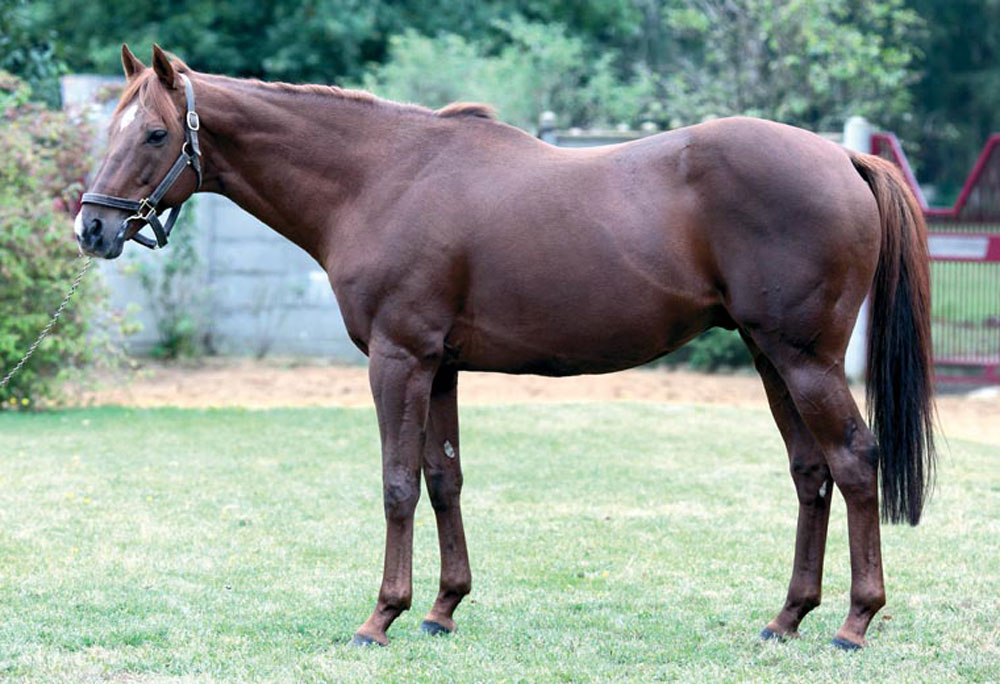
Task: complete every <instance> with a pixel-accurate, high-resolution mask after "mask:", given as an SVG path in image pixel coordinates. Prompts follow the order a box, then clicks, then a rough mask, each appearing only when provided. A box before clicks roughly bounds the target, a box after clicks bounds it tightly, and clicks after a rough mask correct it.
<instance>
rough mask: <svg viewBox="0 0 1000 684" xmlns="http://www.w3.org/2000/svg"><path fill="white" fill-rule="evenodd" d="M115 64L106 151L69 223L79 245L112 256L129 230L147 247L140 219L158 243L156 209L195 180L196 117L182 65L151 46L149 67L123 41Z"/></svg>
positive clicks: (181, 197)
mask: <svg viewBox="0 0 1000 684" xmlns="http://www.w3.org/2000/svg"><path fill="white" fill-rule="evenodd" d="M122 66H123V67H124V69H125V76H126V78H127V79H128V81H127V84H126V87H125V92H124V93H123V94H122V98H121V101H120V102H119V103H118V107H117V109H116V110H115V114H114V117H113V119H112V121H111V126H110V129H109V131H108V151H107V155H106V156H105V158H104V161H103V163H102V164H101V166H100V169H99V170H98V172H97V176H96V177H95V178H94V182H93V184H92V186H91V190H90V192H88V193H85V194H84V196H83V205H82V208H81V209H80V213H79V214H77V216H76V222H75V225H74V230H75V232H76V239H77V242H79V244H80V248H81V249H82V250H83V251H84V252H86V253H87V254H89V255H92V256H96V257H101V258H104V259H114V258H115V257H117V256H119V255H120V254H121V253H122V249H123V247H124V244H125V241H126V240H128V239H130V238H133V237H134V238H135V239H136V240H139V241H140V242H142V243H143V244H146V245H147V246H151V245H152V244H153V243H152V241H151V240H149V239H148V238H144V237H143V236H141V235H140V236H137V235H136V234H137V233H138V232H139V230H140V229H142V227H143V226H144V225H145V224H146V223H149V224H150V225H151V226H152V227H153V229H154V232H156V234H157V242H159V243H160V246H162V245H163V244H165V243H166V233H169V229H170V226H171V225H172V219H173V216H172V218H171V220H170V221H168V223H167V228H166V231H165V232H164V229H163V226H162V225H161V224H160V223H159V220H158V218H157V213H158V212H160V211H163V210H164V209H167V208H171V207H173V208H178V207H180V205H181V204H182V203H183V202H184V201H185V200H186V199H187V198H188V197H190V196H191V194H192V193H193V192H195V190H197V188H198V185H199V184H200V180H201V168H200V164H199V154H200V152H199V149H198V137H197V131H198V128H199V123H198V118H197V114H194V112H193V107H194V103H193V89H192V88H191V85H190V81H188V80H187V77H186V76H185V75H184V74H183V73H181V70H182V69H184V67H183V65H182V64H181V63H180V62H172V61H171V59H170V57H169V56H168V55H167V54H166V53H165V52H164V51H163V50H161V49H160V47H159V46H153V66H152V68H149V67H146V66H145V65H144V64H143V63H142V62H140V61H139V60H138V59H137V58H136V57H135V55H133V54H132V52H131V51H130V50H129V49H128V46H126V45H123V46H122ZM171 213H172V215H174V214H176V213H177V209H175V210H174V211H173V212H171Z"/></svg>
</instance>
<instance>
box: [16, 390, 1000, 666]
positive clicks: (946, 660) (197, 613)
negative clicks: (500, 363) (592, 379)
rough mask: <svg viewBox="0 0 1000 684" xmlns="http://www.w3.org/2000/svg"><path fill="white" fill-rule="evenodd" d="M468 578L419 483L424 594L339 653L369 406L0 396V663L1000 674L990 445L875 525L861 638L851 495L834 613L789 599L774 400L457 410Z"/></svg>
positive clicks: (945, 466)
mask: <svg viewBox="0 0 1000 684" xmlns="http://www.w3.org/2000/svg"><path fill="white" fill-rule="evenodd" d="M461 418H462V423H463V443H462V458H463V461H464V467H465V475H466V480H465V481H466V485H465V494H464V498H463V501H464V503H463V507H464V513H465V522H466V529H467V533H468V539H469V550H470V555H471V559H472V566H473V573H474V574H473V577H474V579H473V593H472V595H471V596H470V597H469V598H468V599H466V601H465V602H464V603H463V605H462V606H461V607H460V608H459V610H458V613H457V615H456V617H457V619H458V622H459V632H458V633H457V634H456V635H453V636H451V637H444V638H431V637H427V636H425V635H422V634H420V633H419V632H418V625H419V623H420V620H421V618H422V616H423V613H424V612H426V610H427V609H428V607H429V606H430V604H431V601H432V600H433V598H434V595H435V593H436V588H437V571H438V557H437V553H438V552H437V539H436V534H435V531H434V521H433V514H432V511H431V509H430V506H429V504H428V502H427V498H426V495H425V496H424V497H423V498H422V499H421V503H420V506H419V508H418V511H417V525H418V527H417V529H416V542H415V545H416V553H415V559H414V567H415V574H414V606H413V609H412V610H411V611H410V612H408V613H405V614H404V615H403V616H402V617H401V618H400V619H399V620H398V621H397V622H396V624H395V626H394V627H393V628H392V630H391V631H390V639H391V643H390V646H389V647H388V648H385V649H382V648H368V649H357V648H352V647H350V646H348V645H347V643H348V641H349V639H350V637H351V635H352V633H353V631H354V630H355V629H356V628H357V626H358V625H360V624H361V622H362V621H363V620H364V619H365V618H366V617H367V616H368V614H369V612H370V610H371V608H372V605H373V602H374V599H375V595H376V592H377V589H378V582H379V578H380V575H381V563H382V541H383V535H384V532H383V526H382V506H381V488H380V483H379V472H380V468H379V455H378V453H379V450H378V441H377V429H376V425H375V419H374V415H373V413H372V412H371V411H369V410H365V409H322V410H321V409H293V410H275V411H261V412H253V411H239V410H218V411H193V410H150V411H139V410H124V409H99V410H85V411H70V412H61V413H52V414H42V415H28V414H18V415H13V414H3V415H0V680H2V681H26V682H59V681H72V682H77V681H106V680H110V681H124V682H147V681H148V682H166V681H205V682H244V681H245V682H250V681H254V682H256V681H267V682H271V681H274V682H321V681H322V682H326V681H331V682H344V681H367V680H372V679H378V680H379V681H387V682H445V681H453V682H480V681H498V682H501V681H502V682H590V681H593V682H607V681H638V682H647V681H684V682H725V681H761V682H768V681H802V682H824V681H836V682H841V681H872V682H885V681H905V682H924V681H926V682H948V681H956V682H958V681H961V682H967V681H979V682H995V681H998V680H1000V449H998V448H997V447H990V446H985V445H979V444H975V443H969V442H952V443H951V444H950V445H947V446H945V447H944V448H943V449H942V451H943V453H942V458H941V467H940V473H939V478H938V480H939V484H938V489H937V493H936V495H935V497H934V500H933V502H932V504H931V505H930V507H929V509H928V510H927V511H926V514H925V521H924V523H923V524H922V525H921V526H920V527H918V528H909V527H888V526H886V527H883V544H884V556H885V567H886V584H887V591H888V605H887V606H886V608H885V609H884V610H883V611H882V612H881V613H880V614H879V616H878V618H876V620H875V622H874V623H873V625H872V629H871V630H870V631H869V639H870V644H871V645H870V647H869V648H868V649H867V650H865V651H863V652H860V653H843V652H840V651H836V650H834V649H833V648H832V647H831V646H830V644H829V642H830V638H831V637H832V636H833V634H834V632H835V631H836V630H837V628H838V626H839V625H840V623H841V621H842V619H843V617H844V615H845V612H846V610H847V607H848V590H849V577H850V575H849V566H848V555H847V539H846V521H845V513H844V507H843V504H842V501H841V499H840V497H839V496H838V497H837V498H836V504H835V506H834V509H833V514H832V522H831V532H830V540H829V544H828V553H827V563H826V579H825V583H824V589H825V591H824V601H823V605H822V606H820V607H819V608H818V609H816V610H815V611H814V612H813V614H812V615H810V616H809V617H808V618H807V619H806V620H805V622H804V623H803V625H802V637H801V638H800V639H798V640H795V641H792V642H789V643H785V644H777V643H762V642H760V641H758V640H757V633H758V632H759V631H760V629H761V627H763V626H764V624H765V623H766V622H767V621H768V620H769V619H770V618H771V617H772V616H773V615H774V613H775V612H776V611H777V610H778V609H779V608H780V606H781V603H782V599H783V598H784V594H785V589H786V585H787V580H788V575H789V571H790V567H791V557H792V549H793V540H794V530H795V513H796V501H795V495H794V490H793V488H792V485H791V480H790V478H789V476H788V474H787V466H786V457H785V454H784V450H783V448H782V445H781V442H780V439H779V437H778V434H777V430H776V429H775V427H774V426H773V423H772V421H771V417H770V415H769V414H768V413H767V412H766V411H757V410H748V409H736V408H703V407H682V406H668V405H653V404H622V403H615V404H563V405H525V406H500V407H476V408H466V409H463V411H462V416H461Z"/></svg>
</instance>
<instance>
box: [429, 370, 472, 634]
mask: <svg viewBox="0 0 1000 684" xmlns="http://www.w3.org/2000/svg"><path fill="white" fill-rule="evenodd" d="M457 381H458V373H457V371H455V370H453V369H451V368H442V369H441V370H439V371H438V373H437V376H436V377H435V378H434V387H433V390H432V391H431V405H430V415H429V417H428V420H427V439H426V441H425V443H424V457H423V465H424V480H426V482H427V493H428V494H429V495H430V499H431V506H433V508H434V516H435V517H436V519H437V530H438V545H439V546H440V547H441V583H440V588H439V590H438V595H437V600H435V601H434V605H433V606H432V607H431V610H430V612H429V613H427V617H426V618H424V621H423V624H421V629H422V630H423V631H424V632H427V633H429V634H446V633H449V632H452V631H454V630H455V620H454V619H453V617H452V615H453V613H454V612H455V608H456V607H458V604H459V603H460V602H461V600H462V599H463V598H464V597H465V596H466V595H467V594H468V593H469V591H471V589H472V570H471V569H470V568H469V553H468V551H467V550H466V546H465V530H464V529H463V527H462V509H461V506H460V504H459V497H460V496H461V494H462V464H461V462H460V460H459V455H458V383H457Z"/></svg>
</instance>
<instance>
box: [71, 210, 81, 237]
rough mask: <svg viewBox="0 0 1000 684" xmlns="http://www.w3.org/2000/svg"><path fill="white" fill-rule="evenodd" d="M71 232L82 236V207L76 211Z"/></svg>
mask: <svg viewBox="0 0 1000 684" xmlns="http://www.w3.org/2000/svg"><path fill="white" fill-rule="evenodd" d="M73 232H74V233H76V236H77V237H78V238H82V237H83V209H81V210H80V211H78V212H76V218H75V219H73Z"/></svg>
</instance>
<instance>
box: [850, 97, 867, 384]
mask: <svg viewBox="0 0 1000 684" xmlns="http://www.w3.org/2000/svg"><path fill="white" fill-rule="evenodd" d="M871 139H872V125H871V124H870V123H868V121H867V120H866V119H865V118H864V117H863V116H852V117H851V118H849V119H848V120H847V122H846V123H845V124H844V147H846V148H847V149H849V150H854V151H855V152H865V153H868V152H870V151H871ZM867 363H868V298H867V297H865V301H864V303H862V304H861V311H859V312H858V320H857V321H856V322H855V324H854V330H853V331H852V332H851V339H850V341H849V342H848V343H847V354H846V355H845V357H844V372H845V373H846V374H847V378H848V380H851V381H862V380H864V379H865V368H866V366H867Z"/></svg>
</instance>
